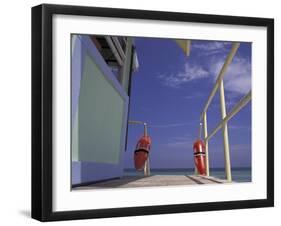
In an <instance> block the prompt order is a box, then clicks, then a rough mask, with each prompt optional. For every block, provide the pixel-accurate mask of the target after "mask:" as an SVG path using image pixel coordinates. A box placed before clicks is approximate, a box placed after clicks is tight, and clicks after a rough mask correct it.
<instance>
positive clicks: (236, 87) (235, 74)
mask: <svg viewBox="0 0 281 226" xmlns="http://www.w3.org/2000/svg"><path fill="white" fill-rule="evenodd" d="M224 60H225V59H219V60H218V59H215V60H212V62H214V61H216V62H214V63H213V64H211V65H210V71H211V74H212V75H213V76H214V80H216V78H217V76H218V73H219V72H220V70H221V68H222V65H223V63H224ZM224 88H225V90H227V91H231V92H234V93H238V94H246V93H248V92H249V91H250V90H251V62H250V60H248V59H246V58H241V57H239V56H236V57H234V59H233V61H232V63H231V64H230V65H229V66H228V68H227V71H226V74H225V77H224Z"/></svg>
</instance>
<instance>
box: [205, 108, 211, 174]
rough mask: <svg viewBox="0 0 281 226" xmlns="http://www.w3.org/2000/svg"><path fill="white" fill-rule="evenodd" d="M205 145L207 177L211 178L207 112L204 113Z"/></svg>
mask: <svg viewBox="0 0 281 226" xmlns="http://www.w3.org/2000/svg"><path fill="white" fill-rule="evenodd" d="M203 118H204V143H205V152H206V156H205V161H206V162H205V164H206V175H207V176H210V169H209V141H208V139H207V137H208V127H207V112H205V113H204V116H203Z"/></svg>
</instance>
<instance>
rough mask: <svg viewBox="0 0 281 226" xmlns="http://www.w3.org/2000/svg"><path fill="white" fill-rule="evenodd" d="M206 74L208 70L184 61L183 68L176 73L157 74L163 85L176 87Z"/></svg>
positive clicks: (206, 75) (204, 76) (207, 74)
mask: <svg viewBox="0 0 281 226" xmlns="http://www.w3.org/2000/svg"><path fill="white" fill-rule="evenodd" d="M208 76H209V72H208V71H207V70H205V69H204V68H203V67H201V66H199V65H196V64H190V63H188V62H186V63H185V65H184V68H183V70H181V71H179V72H178V73H172V74H168V75H160V76H158V78H160V79H161V80H162V81H163V84H164V85H166V86H169V87H173V88H177V87H179V86H180V85H182V84H185V83H187V82H190V81H192V80H195V79H201V78H206V77H208Z"/></svg>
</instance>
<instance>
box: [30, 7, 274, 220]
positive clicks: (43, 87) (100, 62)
mask: <svg viewBox="0 0 281 226" xmlns="http://www.w3.org/2000/svg"><path fill="white" fill-rule="evenodd" d="M273 69H274V20H273V19H272V18H260V17H243V16H231V15H217V14H202V13H180V12H169V11H152V10H137V9H124V8H103V7H90V6H71V5H52V4H42V5H38V6H34V7H33V8H32V183H31V193H32V200H31V203H32V205H31V206H32V208H31V209H32V210H31V213H32V218H34V219H37V220H39V221H57V220H76V219H89V218H106V217H122V216H140V215H153V214H169V213H186V212H198V211H215V210H230V209H244V208H259V207H271V206H273V205H274V153H273V150H274V142H273V141H274V136H273V134H274V133H273V132H274V120H273V119H274V117H273V112H274V70H273Z"/></svg>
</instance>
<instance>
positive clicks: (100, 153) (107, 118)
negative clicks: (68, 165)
mask: <svg viewBox="0 0 281 226" xmlns="http://www.w3.org/2000/svg"><path fill="white" fill-rule="evenodd" d="M77 37H78V38H76V39H75V41H74V44H75V46H74V47H73V55H72V56H73V58H72V184H79V183H85V182H89V181H98V180H105V179H110V178H116V177H121V176H122V172H123V153H124V144H125V134H126V123H127V111H128V96H127V94H126V93H125V92H124V90H123V88H122V87H121V85H120V84H119V82H118V81H117V79H116V77H115V76H114V75H113V73H112V72H111V70H110V68H109V67H108V66H107V65H106V63H105V62H104V60H103V58H102V56H101V55H100V53H99V51H98V50H97V49H96V47H95V46H94V44H93V43H92V41H91V40H90V39H89V38H88V37H87V36H77ZM79 54H80V55H79Z"/></svg>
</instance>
